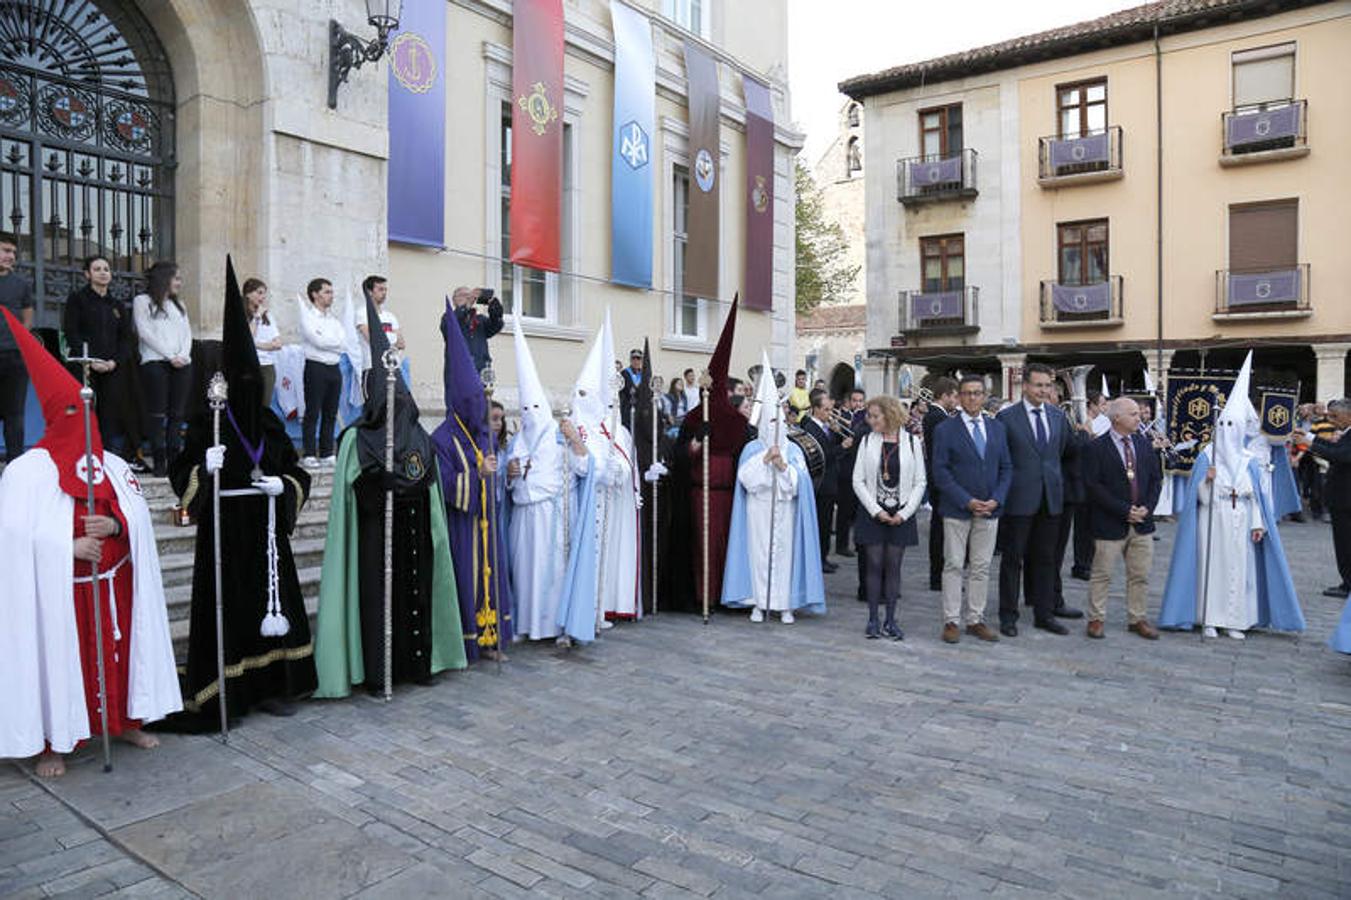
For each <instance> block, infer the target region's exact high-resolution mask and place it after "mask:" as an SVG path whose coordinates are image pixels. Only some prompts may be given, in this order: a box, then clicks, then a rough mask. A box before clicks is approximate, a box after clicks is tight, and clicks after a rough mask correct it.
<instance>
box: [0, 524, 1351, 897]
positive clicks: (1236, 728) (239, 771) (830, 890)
mask: <svg viewBox="0 0 1351 900" xmlns="http://www.w3.org/2000/svg"><path fill="white" fill-rule="evenodd" d="M1284 534H1285V536H1286V540H1287V545H1288V547H1289V548H1290V553H1291V556H1292V563H1293V567H1294V570H1295V573H1296V578H1297V582H1298V584H1299V585H1300V587H1301V592H1302V595H1303V597H1304V604H1305V612H1306V615H1307V617H1308V620H1309V625H1310V630H1309V632H1308V634H1307V635H1306V636H1304V637H1303V638H1296V637H1292V636H1287V635H1256V636H1254V637H1252V638H1251V639H1249V640H1248V641H1246V642H1238V641H1232V640H1228V639H1220V640H1213V641H1202V640H1200V639H1199V638H1198V637H1196V636H1194V635H1179V634H1165V635H1164V637H1163V639H1162V640H1160V641H1157V642H1153V643H1146V642H1145V641H1142V640H1140V639H1139V638H1137V637H1135V636H1134V635H1130V634H1128V633H1127V632H1126V631H1125V630H1124V611H1123V605H1124V604H1123V602H1122V600H1121V598H1120V596H1119V592H1118V593H1117V594H1116V595H1114V598H1113V601H1112V606H1111V612H1110V616H1109V620H1108V639H1107V640H1105V641H1088V640H1086V639H1085V638H1084V636H1083V632H1082V622H1071V623H1069V624H1070V625H1071V626H1074V627H1073V629H1072V632H1071V635H1070V636H1069V637H1055V636H1053V635H1049V634H1045V633H1041V632H1032V631H1031V630H1030V629H1025V631H1024V635H1023V636H1020V637H1019V638H1017V639H1016V640H1011V641H1010V640H1005V641H1002V642H1001V643H999V644H995V645H985V644H981V643H979V642H977V641H975V640H973V639H970V638H966V639H964V640H963V641H962V642H961V643H960V644H959V645H957V646H955V647H954V646H948V645H945V644H943V643H941V641H940V640H939V637H938V632H939V626H940V622H939V616H938V595H937V594H934V593H930V592H929V591H927V590H925V589H924V587H925V582H926V581H927V573H926V571H925V564H924V561H923V560H922V559H921V557H922V555H923V551H922V550H919V549H916V550H914V551H912V552H911V555H910V558H909V559H907V561H906V566H905V575H906V578H905V592H904V597H903V600H902V624H903V625H904V626H905V627H906V629H907V639H906V640H905V641H904V642H903V643H892V642H890V641H864V640H863V637H862V632H863V625H864V620H865V612H864V610H863V608H862V605H861V604H859V603H857V602H855V601H854V599H853V596H852V586H853V579H854V577H855V575H854V572H855V570H854V568H853V566H852V564H846V565H844V566H842V567H841V570H840V572H839V573H838V574H837V575H835V576H833V577H832V579H831V584H830V587H831V602H832V606H831V609H830V612H829V614H828V615H827V616H826V617H825V618H824V619H808V618H805V617H804V618H802V619H800V620H799V622H798V624H796V625H793V626H783V625H781V624H779V623H778V622H777V621H776V622H773V623H771V624H764V625H758V626H757V625H751V624H750V623H749V622H747V621H746V620H745V618H744V615H743V616H737V617H719V618H716V619H715V621H714V622H713V623H712V624H710V625H708V626H707V627H705V626H704V625H702V624H701V623H700V622H699V620H698V619H697V618H692V617H687V616H678V615H663V616H659V617H657V618H656V619H650V620H648V621H645V622H643V623H641V624H639V625H628V626H621V627H619V628H616V629H615V630H613V631H611V632H608V633H607V634H606V636H605V637H604V638H603V639H602V641H601V642H600V643H599V644H597V645H595V646H594V647H591V648H588V649H586V650H583V651H580V652H574V653H572V654H570V655H567V654H563V653H561V652H559V651H556V650H555V649H554V648H553V647H551V646H548V647H544V646H540V647H518V648H516V650H515V652H514V653H513V654H512V656H513V659H512V660H511V661H510V662H509V663H508V664H506V665H505V666H503V668H502V671H501V673H500V674H498V673H497V672H496V671H495V670H494V668H493V667H492V666H491V665H480V666H478V667H477V668H475V669H473V670H472V671H469V672H467V673H461V674H457V675H454V676H451V677H447V678H445V679H444V680H443V681H442V682H441V683H440V684H439V685H436V686H434V687H429V688H404V689H401V690H399V692H398V694H397V696H396V697H395V700H394V702H393V703H391V704H382V703H380V702H378V701H375V700H371V699H366V698H359V699H353V700H350V701H344V702H326V703H311V704H306V705H304V706H303V707H302V708H301V711H300V712H299V714H298V715H296V716H295V717H293V718H289V719H276V718H268V717H266V716H256V717H251V718H249V719H247V720H246V721H245V722H244V723H243V725H242V727H240V728H239V729H238V730H236V731H235V732H233V734H232V738H231V741H230V744H229V746H228V747H225V746H222V745H220V744H219V743H218V742H217V741H215V740H214V739H212V738H210V737H171V738H168V739H166V741H165V746H164V748H163V749H161V750H159V751H156V752H153V753H146V752H141V751H136V750H133V749H131V748H129V747H125V746H123V747H118V748H117V750H116V765H117V769H116V771H115V772H114V773H113V774H112V775H104V774H102V773H101V771H100V767H99V766H98V764H97V761H96V760H95V758H94V757H93V755H92V754H90V753H89V752H88V751H85V752H83V753H82V754H80V755H79V756H78V757H77V758H76V759H75V761H74V762H73V764H72V766H71V771H70V773H69V774H68V775H67V776H66V777H65V778H64V779H61V780H58V781H56V782H52V783H48V784H45V785H39V784H37V783H36V782H35V781H33V780H31V779H30V778H29V776H28V772H29V770H30V766H29V765H28V764H27V763H23V764H15V765H5V766H0V804H2V805H0V894H4V895H17V896H25V897H26V896H32V897H39V896H49V895H57V896H62V895H67V894H70V895H79V896H94V895H100V894H105V893H112V894H116V895H118V896H147V897H149V896H165V897H173V896H184V895H193V894H195V895H200V896H208V897H232V898H234V897H264V896H291V897H322V898H336V897H345V896H354V895H355V896H361V897H400V898H402V897H413V896H437V897H469V896H473V897H477V896H499V897H514V896H520V895H525V894H531V895H542V896H555V897H583V896H585V897H632V896H635V895H642V896H644V897H687V896H713V897H741V896H751V895H755V896H761V897H773V898H782V897H805V896H829V897H832V898H847V897H871V896H878V895H881V896H898V897H911V896H915V897H923V896H938V895H953V896H966V897H970V896H986V895H990V896H1006V895H1015V894H1017V895H1024V894H1026V895H1042V894H1058V895H1064V896H1077V897H1136V896H1153V895H1169V896H1179V895H1181V896H1187V895H1202V894H1222V895H1224V896H1227V897H1240V896H1257V895H1273V894H1274V895H1285V896H1293V897H1301V898H1303V897H1338V896H1340V897H1346V896H1351V852H1349V851H1348V848H1351V754H1349V753H1348V746H1351V659H1348V658H1347V657H1344V656H1339V655H1337V654H1335V653H1333V652H1331V651H1330V650H1329V649H1328V648H1327V647H1326V645H1325V640H1326V638H1327V636H1328V634H1329V632H1330V629H1331V628H1332V626H1333V624H1334V622H1335V620H1336V616H1337V614H1338V612H1339V608H1340V603H1339V602H1337V601H1333V600H1329V599H1326V598H1323V597H1321V596H1319V593H1318V592H1319V591H1320V590H1321V588H1322V587H1323V586H1324V585H1326V584H1327V583H1328V582H1329V581H1330V580H1331V575H1330V573H1331V571H1332V564H1331V558H1332V549H1331V541H1330V537H1329V534H1328V531H1327V527H1326V526H1320V525H1289V526H1285V528H1284ZM1169 535H1170V532H1167V531H1165V533H1164V539H1163V541H1161V542H1160V543H1158V544H1156V545H1155V547H1156V549H1157V552H1156V560H1155V571H1156V572H1158V573H1161V572H1162V571H1163V570H1164V569H1165V567H1166V565H1167V551H1168V547H1169V544H1168V537H1169ZM1068 584H1069V589H1070V593H1071V596H1070V602H1071V603H1074V604H1076V605H1080V606H1082V605H1083V603H1084V601H1085V599H1086V598H1085V596H1084V594H1085V590H1084V589H1085V585H1083V584H1082V583H1081V582H1073V581H1071V582H1068ZM1157 602H1158V598H1157V592H1156V593H1155V596H1154V598H1153V604H1152V608H1153V609H1156V608H1157ZM992 606H993V603H992Z"/></svg>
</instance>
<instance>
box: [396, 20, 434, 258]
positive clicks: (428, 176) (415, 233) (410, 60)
mask: <svg viewBox="0 0 1351 900" xmlns="http://www.w3.org/2000/svg"><path fill="white" fill-rule="evenodd" d="M445 49H446V4H445V3H410V4H408V5H407V6H405V7H404V11H403V18H402V19H401V20H400V22H399V30H398V31H396V32H395V33H394V35H393V36H392V39H391V41H390V45H389V74H390V78H389V164H388V176H387V178H388V194H389V212H388V215H387V217H386V222H387V224H388V227H389V239H390V240H391V241H396V242H400V243H405V244H421V245H425V246H429V247H442V246H445V206H446V75H445Z"/></svg>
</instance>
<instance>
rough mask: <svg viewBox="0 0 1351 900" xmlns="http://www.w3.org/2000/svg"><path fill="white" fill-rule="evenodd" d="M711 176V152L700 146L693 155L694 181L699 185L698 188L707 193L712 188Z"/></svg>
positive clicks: (712, 174)
mask: <svg viewBox="0 0 1351 900" xmlns="http://www.w3.org/2000/svg"><path fill="white" fill-rule="evenodd" d="M713 178H714V168H713V154H711V153H709V152H708V151H707V150H705V149H704V148H702V147H700V148H699V152H698V153H697V154H695V156H694V183H695V184H697V185H699V190H701V191H703V192H704V193H705V194H707V193H708V192H709V191H711V190H713Z"/></svg>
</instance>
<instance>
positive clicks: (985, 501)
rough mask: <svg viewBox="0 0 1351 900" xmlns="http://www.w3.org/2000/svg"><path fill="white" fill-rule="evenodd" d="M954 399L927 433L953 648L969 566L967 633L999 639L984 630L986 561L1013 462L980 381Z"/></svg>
mask: <svg viewBox="0 0 1351 900" xmlns="http://www.w3.org/2000/svg"><path fill="white" fill-rule="evenodd" d="M957 401H958V403H960V404H961V409H960V410H959V411H958V412H957V414H956V415H954V416H952V417H950V418H948V419H945V420H944V421H942V422H940V423H939V424H938V425H937V426H936V427H935V428H934V432H933V451H932V463H933V477H934V483H935V484H936V485H937V486H938V491H937V497H938V507H937V509H936V510H935V512H936V513H938V514H939V515H941V516H942V523H943V640H944V641H945V642H947V643H949V644H955V643H957V641H959V640H960V639H961V630H960V628H959V627H958V622H959V621H960V620H961V619H962V618H963V610H962V570H963V568H968V567H969V568H968V573H967V579H966V610H965V616H964V618H965V620H966V633H967V634H970V635H974V636H975V637H977V638H979V639H980V640H982V641H997V640H999V635H997V634H995V633H994V630H993V629H992V628H990V626H989V625H986V624H985V603H986V597H987V595H988V593H989V584H990V559H991V557H993V556H994V545H995V535H996V533H997V532H998V530H999V515H1000V513H1001V512H1003V506H1004V500H1005V498H1007V496H1008V493H1009V484H1010V482H1011V481H1012V479H1013V462H1012V460H1011V459H1010V458H1009V447H1008V439H1007V437H1006V435H1005V433H1004V426H1003V425H1002V424H1000V423H999V422H998V421H997V420H995V419H993V418H989V417H987V416H986V415H985V414H984V412H983V410H982V408H983V407H984V405H985V380H984V379H983V378H982V377H981V376H979V375H966V376H964V377H963V378H962V380H961V382H960V383H959V384H958V387H957ZM935 518H937V516H936V517H935ZM968 560H969V562H968Z"/></svg>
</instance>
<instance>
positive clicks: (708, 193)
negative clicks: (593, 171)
mask: <svg viewBox="0 0 1351 900" xmlns="http://www.w3.org/2000/svg"><path fill="white" fill-rule="evenodd" d="M685 78H686V81H687V82H688V84H689V94H688V96H689V107H690V144H689V146H690V190H689V197H690V211H689V219H688V221H687V223H686V229H685V233H686V234H687V235H689V237H688V239H687V241H686V244H685V293H686V294H687V295H689V296H691V297H702V298H704V299H705V300H716V299H717V298H718V249H719V246H720V243H719V236H718V217H719V215H718V194H719V192H720V191H719V188H720V185H719V183H718V182H719V181H720V180H721V178H722V166H721V165H720V162H721V158H720V156H719V152H718V151H719V145H720V141H719V135H718V111H719V110H718V107H719V92H718V63H717V61H716V60H715V59H713V57H711V56H709V55H708V54H707V53H705V52H704V51H703V50H701V49H700V48H699V47H697V46H695V45H694V44H692V43H690V42H689V41H686V42H685Z"/></svg>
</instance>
